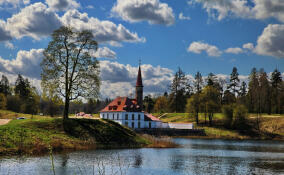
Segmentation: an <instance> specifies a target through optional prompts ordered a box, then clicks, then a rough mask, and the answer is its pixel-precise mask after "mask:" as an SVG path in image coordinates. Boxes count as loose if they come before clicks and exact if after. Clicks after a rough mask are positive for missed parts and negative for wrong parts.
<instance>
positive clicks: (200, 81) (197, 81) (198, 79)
mask: <svg viewBox="0 0 284 175" xmlns="http://www.w3.org/2000/svg"><path fill="white" fill-rule="evenodd" d="M202 86H203V79H202V75H201V73H200V72H197V73H196V74H195V80H194V87H195V92H196V93H198V94H199V93H200V92H201V90H202Z"/></svg>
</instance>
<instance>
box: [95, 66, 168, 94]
mask: <svg viewBox="0 0 284 175" xmlns="http://www.w3.org/2000/svg"><path fill="white" fill-rule="evenodd" d="M100 68H101V79H102V89H101V91H102V95H103V96H105V95H107V96H109V97H112V98H114V97H116V96H127V95H129V94H131V93H132V94H134V92H135V91H134V90H135V81H136V77H137V72H138V68H137V67H133V66H131V65H129V64H127V65H124V64H120V63H118V62H111V61H100ZM141 69H142V77H143V84H144V92H145V94H151V93H156V94H157V93H163V92H165V91H167V90H168V86H169V84H170V82H171V81H172V78H173V71H172V70H170V69H168V68H162V67H160V66H156V67H154V66H152V65H150V64H145V65H142V66H141ZM104 87H105V88H104Z"/></svg>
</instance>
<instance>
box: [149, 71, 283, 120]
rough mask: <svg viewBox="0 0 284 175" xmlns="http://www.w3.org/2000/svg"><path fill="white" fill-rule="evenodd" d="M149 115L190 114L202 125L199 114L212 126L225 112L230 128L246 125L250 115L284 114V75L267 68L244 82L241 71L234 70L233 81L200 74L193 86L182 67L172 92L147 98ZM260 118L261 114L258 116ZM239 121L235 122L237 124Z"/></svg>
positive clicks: (177, 73) (211, 74) (210, 74)
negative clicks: (240, 76)
mask: <svg viewBox="0 0 284 175" xmlns="http://www.w3.org/2000/svg"><path fill="white" fill-rule="evenodd" d="M144 104H145V110H146V111H147V112H158V113H165V112H178V113H182V112H188V113H190V115H191V116H192V117H195V119H196V123H197V124H198V123H199V113H202V114H203V115H205V122H206V119H208V121H209V124H210V125H212V121H213V116H214V113H219V112H223V113H224V115H225V117H226V118H227V120H228V121H227V123H229V124H228V125H233V124H234V123H237V122H245V121H244V119H245V118H246V116H247V113H256V114H262V113H267V114H283V113H284V82H283V80H282V75H281V72H279V71H278V70H277V69H275V70H274V71H273V72H272V73H271V75H268V74H267V73H266V72H265V71H264V69H259V70H257V69H256V68H253V69H252V70H251V73H250V75H249V78H248V81H247V82H246V81H240V79H239V73H238V69H237V68H236V67H234V68H233V70H232V73H231V74H230V79H229V81H228V82H227V81H226V80H225V79H222V78H218V77H217V76H216V75H214V74H213V73H209V74H208V76H207V77H206V78H204V77H203V76H202V75H201V73H200V72H197V73H196V74H195V77H194V81H193V82H192V83H189V80H188V78H187V76H186V74H185V73H184V72H183V71H182V70H181V69H180V68H179V69H178V71H177V72H176V73H175V76H174V79H173V81H172V83H171V86H170V93H169V94H168V93H167V92H165V94H164V95H162V96H157V97H155V98H154V97H151V96H150V95H148V96H146V97H145V98H144ZM257 116H260V115H257ZM233 120H235V121H233Z"/></svg>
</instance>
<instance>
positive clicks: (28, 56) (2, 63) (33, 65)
mask: <svg viewBox="0 0 284 175" xmlns="http://www.w3.org/2000/svg"><path fill="white" fill-rule="evenodd" d="M42 59H43V49H31V50H30V51H25V50H20V51H19V52H18V53H17V57H16V58H15V59H13V60H6V59H3V58H1V57H0V72H6V73H10V74H22V75H24V76H27V77H32V78H36V79H39V78H40V73H41V67H40V63H41V61H42Z"/></svg>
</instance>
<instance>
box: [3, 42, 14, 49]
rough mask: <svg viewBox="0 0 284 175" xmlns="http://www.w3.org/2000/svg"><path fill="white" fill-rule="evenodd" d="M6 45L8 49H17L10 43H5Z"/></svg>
mask: <svg viewBox="0 0 284 175" xmlns="http://www.w3.org/2000/svg"><path fill="white" fill-rule="evenodd" d="M4 45H5V47H6V48H8V49H15V46H14V45H13V43H11V42H10V41H5V43H4Z"/></svg>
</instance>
